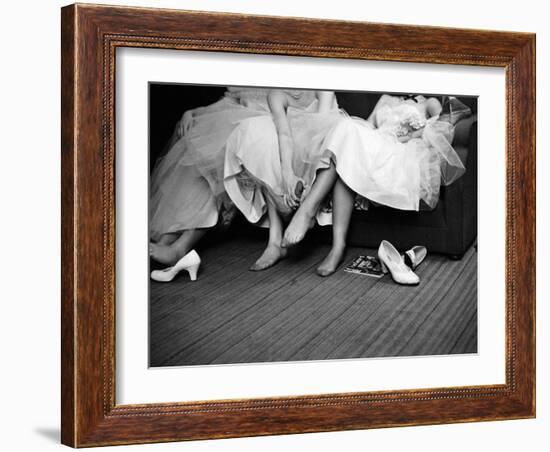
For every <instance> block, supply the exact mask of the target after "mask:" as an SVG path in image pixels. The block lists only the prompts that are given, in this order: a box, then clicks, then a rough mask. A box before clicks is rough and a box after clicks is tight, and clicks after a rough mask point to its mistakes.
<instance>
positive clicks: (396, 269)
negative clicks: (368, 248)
mask: <svg viewBox="0 0 550 452" xmlns="http://www.w3.org/2000/svg"><path fill="white" fill-rule="evenodd" d="M378 258H379V259H380V263H381V264H382V272H383V273H388V271H389V272H390V274H391V277H392V278H393V280H394V281H395V282H396V283H397V284H404V285H408V286H411V285H416V284H418V283H419V282H420V278H419V277H418V275H417V274H416V273H414V272H413V271H412V270H411V269H410V268H409V267H407V265H406V264H405V261H404V260H403V257H402V256H401V254H399V251H397V250H396V249H395V247H394V246H393V245H392V244H391V243H390V242H388V241H387V240H382V242H380V247H379V248H378Z"/></svg>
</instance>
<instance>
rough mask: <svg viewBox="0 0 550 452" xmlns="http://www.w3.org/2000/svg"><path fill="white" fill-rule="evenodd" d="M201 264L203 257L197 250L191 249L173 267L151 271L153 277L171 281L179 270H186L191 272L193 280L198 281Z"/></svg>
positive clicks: (161, 280) (160, 280) (162, 280)
mask: <svg viewBox="0 0 550 452" xmlns="http://www.w3.org/2000/svg"><path fill="white" fill-rule="evenodd" d="M200 265H201V258H200V257H199V255H198V253H197V252H196V251H195V250H191V251H189V252H188V253H187V254H186V255H185V256H183V257H182V258H181V259H180V260H179V261H177V262H176V263H175V264H174V265H173V266H172V267H168V268H165V269H163V270H153V271H152V272H151V279H152V280H154V281H159V282H170V281H172V280H173V279H174V278H175V277H176V275H177V274H178V273H179V272H181V271H182V270H186V271H187V272H188V273H189V278H190V279H191V281H196V280H197V273H198V271H199V267H200Z"/></svg>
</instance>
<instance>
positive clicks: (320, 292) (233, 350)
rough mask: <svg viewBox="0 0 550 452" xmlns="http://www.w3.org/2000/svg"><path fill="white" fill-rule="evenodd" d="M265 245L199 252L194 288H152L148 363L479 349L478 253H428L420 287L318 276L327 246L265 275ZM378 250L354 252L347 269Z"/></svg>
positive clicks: (179, 282)
mask: <svg viewBox="0 0 550 452" xmlns="http://www.w3.org/2000/svg"><path fill="white" fill-rule="evenodd" d="M263 245H264V242H263V241H262V240H260V239H258V238H253V237H246V238H243V237H241V238H233V239H231V240H229V241H226V242H224V243H219V244H218V245H216V246H215V247H210V248H208V249H206V250H203V251H201V257H202V259H203V266H202V268H201V272H200V273H199V279H198V281H197V282H190V281H189V279H188V277H187V274H183V273H182V274H180V275H179V277H178V278H177V279H175V280H174V281H173V282H171V283H167V284H166V283H165V284H161V283H154V282H151V287H150V293H151V303H150V365H151V366H153V367H156V366H181V365H200V364H214V363H216V364H225V363H251V362H273V361H296V360H298V361H303V360H324V359H342V358H365V357H382V356H412V355H438V354H454V353H476V352H477V252H476V249H475V247H473V246H472V248H471V249H470V250H469V251H468V252H467V253H466V255H465V256H464V257H463V259H462V260H461V261H452V260H449V259H448V258H447V257H445V256H439V255H429V256H428V257H427V259H426V261H425V263H423V264H422V265H421V266H420V267H419V268H418V269H417V274H418V275H419V276H420V278H421V283H420V285H418V286H416V287H406V286H399V285H397V284H395V283H394V282H393V281H392V279H391V277H389V276H384V277H383V278H381V279H376V278H371V277H367V276H361V275H354V274H350V273H346V272H344V271H343V270H342V268H343V267H341V268H340V270H339V271H338V272H336V273H335V274H334V275H332V276H330V277H328V278H320V277H319V276H317V275H316V274H315V272H314V270H315V268H316V266H317V265H318V263H319V261H320V260H321V259H322V257H323V256H324V255H325V254H326V252H327V249H328V248H327V246H326V245H321V246H314V245H313V244H312V243H309V244H307V243H306V244H305V245H304V246H303V247H302V248H301V249H297V250H295V252H294V253H293V255H292V256H291V257H290V258H288V259H286V260H284V261H282V262H280V263H279V264H277V265H276V266H275V267H273V268H271V269H269V270H266V271H263V272H258V273H254V272H250V271H248V267H249V266H250V265H251V264H252V263H253V262H254V260H255V259H256V257H257V256H258V255H259V254H260V253H261V251H262V249H263ZM359 254H374V250H366V249H364V248H351V249H349V250H348V251H347V255H346V259H345V263H348V262H350V261H351V260H352V259H353V258H354V257H356V256H357V255H359Z"/></svg>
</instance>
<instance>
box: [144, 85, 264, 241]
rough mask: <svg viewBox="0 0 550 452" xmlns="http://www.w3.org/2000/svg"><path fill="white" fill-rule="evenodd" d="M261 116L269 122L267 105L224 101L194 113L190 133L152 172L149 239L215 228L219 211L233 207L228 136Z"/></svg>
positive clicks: (182, 138)
mask: <svg viewBox="0 0 550 452" xmlns="http://www.w3.org/2000/svg"><path fill="white" fill-rule="evenodd" d="M266 116H267V117H271V116H270V113H269V108H268V107H267V103H266V102H260V101H258V102H251V103H248V104H247V105H246V106H245V105H241V104H240V103H239V102H238V100H235V99H234V98H232V97H229V96H226V97H224V98H222V99H221V100H220V101H218V102H216V103H215V104H213V105H210V106H208V107H205V108H202V109H198V110H197V111H196V114H194V116H193V119H192V123H191V126H190V128H189V130H188V131H187V132H186V133H185V134H184V135H183V137H181V138H180V139H179V140H178V141H176V142H175V144H174V145H173V146H172V148H171V149H170V150H169V151H168V153H167V154H166V156H164V157H163V158H162V159H161V160H159V161H158V162H157V164H156V166H155V168H154V170H153V172H152V175H151V184H150V197H149V198H150V203H149V224H150V238H151V240H154V241H156V240H158V239H159V238H160V237H161V236H162V235H163V234H166V233H173V232H180V231H183V230H186V229H194V228H209V227H213V226H215V225H216V224H217V223H218V219H219V214H220V211H221V210H222V209H224V208H227V209H230V208H231V205H232V203H231V201H230V199H229V197H228V196H227V194H226V192H225V188H224V183H223V176H224V161H225V153H226V149H227V146H226V144H227V143H228V142H229V143H234V140H231V139H230V137H231V135H232V134H233V133H234V132H235V131H236V130H238V129H239V127H240V124H241V123H242V122H243V121H246V120H247V119H250V118H254V117H266Z"/></svg>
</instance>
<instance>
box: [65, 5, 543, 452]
mask: <svg viewBox="0 0 550 452" xmlns="http://www.w3.org/2000/svg"><path fill="white" fill-rule="evenodd" d="M120 46H133V47H150V48H170V49H188V50H207V51H230V52H245V53H264V54H282V55H302V56H324V57H332V58H354V59H376V60H388V61H414V62H423V63H441V64H451V63H452V64H469V65H480V66H498V67H503V68H506V74H507V75H506V102H507V149H506V165H507V179H506V187H507V210H506V255H507V270H506V275H505V277H506V307H507V315H506V341H507V350H506V384H504V385H498V386H481V387H465V388H437V389H422V390H410V391H397V392H395V391H389V392H381V393H376V392H374V393H373V392H368V393H356V394H330V395H328V394H327V395H319V396H310V397H282V398H271V399H251V400H230V401H216V402H198V403H177V402H174V403H169V404H149V405H131V406H118V405H116V404H115V382H114V376H115V360H114V356H115V354H114V334H115V330H114V327H115V322H114V316H115V266H114V264H115V252H114V243H115V233H114V231H115V229H114V225H115V208H114V199H115V189H114V187H115V174H114V152H115V151H114V150H115V143H114V130H115V124H114V108H115V106H114V67H115V50H116V48H117V47H120ZM61 154H62V243H63V244H62V266H63V271H62V275H63V279H62V441H63V443H64V444H68V445H71V446H75V447H84V446H93V445H107V444H126V443H144V442H155V441H177V440H190V439H202V438H224V437H234V436H245V435H268V434H283V433H298V432H313V431H333V430H345V429H357V428H374V427H388V426H397V425H421V424H437V423H446V422H466V421H473V420H495V419H510V418H524V417H532V416H534V414H535V394H534V392H535V330H534V329H535V36H534V35H532V34H528V33H507V32H492V31H483V30H459V29H447V28H437V27H417V26H404V25H385V24H369V23H358V22H339V21H326V20H313V19H292V18H278V17H260V16H245V15H234V14H217V13H198V12H184V11H169V10H158V9H143V8H124V7H106V6H99V5H72V6H68V7H65V8H63V11H62V150H61ZM503 277H504V275H503ZM465 335H466V336H467V333H465Z"/></svg>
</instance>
